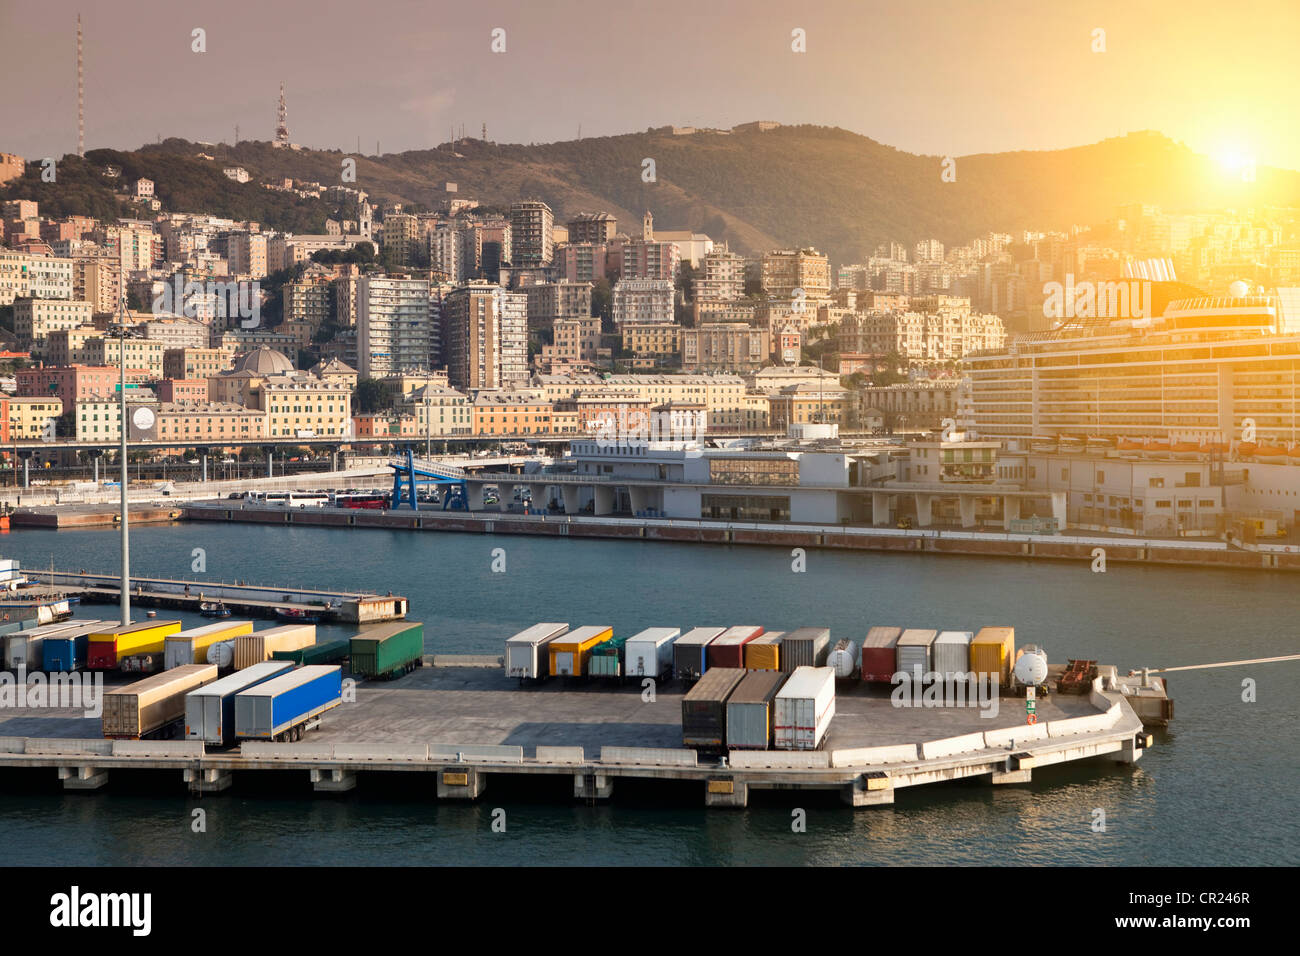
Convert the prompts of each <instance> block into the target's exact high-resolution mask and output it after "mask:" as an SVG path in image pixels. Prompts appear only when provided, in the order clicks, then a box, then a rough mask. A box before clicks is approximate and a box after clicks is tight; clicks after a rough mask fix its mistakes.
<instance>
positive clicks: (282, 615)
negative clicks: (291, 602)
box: [275, 607, 321, 624]
mask: <svg viewBox="0 0 1300 956" xmlns="http://www.w3.org/2000/svg"><path fill="white" fill-rule="evenodd" d="M275 616H276V617H278V618H279V619H280V620H282V621H292V622H293V623H295V624H319V623H320V619H321V614H320V612H319V611H309V610H307V609H306V608H301V607H277V608H276V609H275Z"/></svg>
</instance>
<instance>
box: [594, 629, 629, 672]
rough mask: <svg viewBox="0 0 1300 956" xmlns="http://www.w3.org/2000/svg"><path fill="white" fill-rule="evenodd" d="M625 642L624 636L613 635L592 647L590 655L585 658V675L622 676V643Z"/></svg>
mask: <svg viewBox="0 0 1300 956" xmlns="http://www.w3.org/2000/svg"><path fill="white" fill-rule="evenodd" d="M626 643H627V638H626V637H615V638H611V639H610V640H608V641H605V642H604V643H602V644H597V645H596V646H595V647H593V648H592V649H591V656H590V657H588V658H587V676H589V677H622V676H623V673H624V668H623V645H624V644H626Z"/></svg>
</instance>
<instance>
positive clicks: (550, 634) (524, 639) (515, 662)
mask: <svg viewBox="0 0 1300 956" xmlns="http://www.w3.org/2000/svg"><path fill="white" fill-rule="evenodd" d="M568 630H569V625H567V624H534V625H533V626H532V627H529V628H525V629H524V630H522V631H520V632H519V633H518V634H516V635H515V636H514V637H512V638H509V639H508V640H507V641H506V655H505V661H506V664H505V667H506V676H507V677H518V678H521V679H522V678H528V679H529V680H537V679H538V678H539V677H546V676H547V674H548V673H549V669H550V665H549V663H548V662H547V653H546V645H547V644H549V643H551V641H553V640H555V639H556V638H557V637H559V636H560V635H562V634H564V633H565V632H567V631H568Z"/></svg>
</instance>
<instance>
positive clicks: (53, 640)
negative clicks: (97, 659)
mask: <svg viewBox="0 0 1300 956" xmlns="http://www.w3.org/2000/svg"><path fill="white" fill-rule="evenodd" d="M103 626H104V622H103V621H91V622H90V623H88V624H84V625H78V626H77V627H76V628H74V629H70V630H66V631H60V632H59V633H58V634H55V635H54V636H53V637H47V638H46V639H45V642H44V645H43V646H44V650H45V671H46V673H48V674H56V673H63V674H66V673H70V672H71V671H79V670H83V669H84V668H85V666H86V654H87V653H88V652H89V651H90V632H91V631H93V630H95V629H96V628H97V627H103Z"/></svg>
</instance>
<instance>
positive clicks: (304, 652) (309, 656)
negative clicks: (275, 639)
mask: <svg viewBox="0 0 1300 956" xmlns="http://www.w3.org/2000/svg"><path fill="white" fill-rule="evenodd" d="M350 653H352V640H351V638H347V637H344V638H341V639H340V640H337V641H327V642H326V643H324V644H309V645H308V646H306V647H298V648H295V649H293V650H291V651H272V652H271V660H273V661H288V662H289V663H291V664H297V665H299V666H301V665H303V664H337V663H338V662H339V661H343V660H347V657H348V655H349V654H350ZM214 663H215V662H214Z"/></svg>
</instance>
